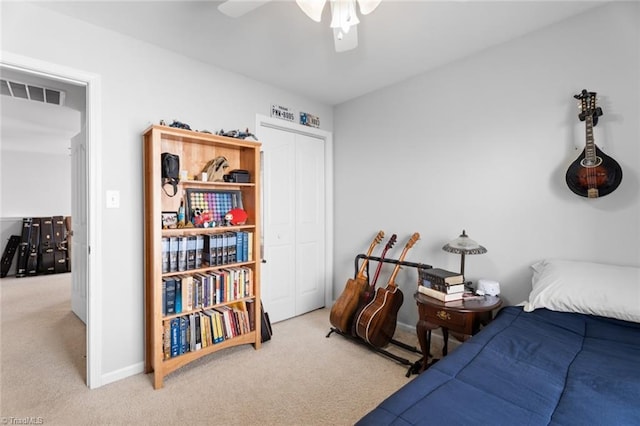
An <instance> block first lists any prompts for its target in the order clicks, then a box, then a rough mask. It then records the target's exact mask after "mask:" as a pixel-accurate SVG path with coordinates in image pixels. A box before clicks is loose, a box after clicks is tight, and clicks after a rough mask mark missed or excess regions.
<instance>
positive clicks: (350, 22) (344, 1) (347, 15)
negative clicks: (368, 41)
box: [218, 0, 382, 52]
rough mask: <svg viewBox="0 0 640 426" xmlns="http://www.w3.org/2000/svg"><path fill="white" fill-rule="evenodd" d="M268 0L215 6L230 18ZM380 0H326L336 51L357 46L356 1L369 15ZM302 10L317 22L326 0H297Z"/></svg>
mask: <svg viewBox="0 0 640 426" xmlns="http://www.w3.org/2000/svg"><path fill="white" fill-rule="evenodd" d="M270 1H271V0H252V1H247V0H227V1H225V2H223V3H221V4H220V5H219V6H218V10H219V11H220V12H222V13H224V14H225V15H227V16H230V17H232V18H238V17H240V16H242V15H244V14H246V13H249V12H251V11H252V10H254V9H257V8H258V7H260V6H262V5H263V4H265V3H268V2H270ZM381 1H382V0H329V5H330V6H331V25H330V27H331V28H332V29H333V40H334V44H335V48H336V52H345V51H347V50H351V49H355V48H356V47H358V27H357V25H358V24H359V23H360V20H359V19H358V15H357V13H356V2H357V3H358V6H359V7H360V13H361V14H363V15H368V14H369V13H371V12H373V11H374V10H375V8H376V7H378V5H379V4H380V2H381ZM296 3H297V4H298V6H299V7H300V9H302V11H303V12H304V13H305V14H306V15H307V16H308V17H309V18H311V19H313V20H314V21H316V22H320V20H321V19H322V10H323V9H324V6H325V4H326V3H327V0H296Z"/></svg>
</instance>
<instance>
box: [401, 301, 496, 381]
mask: <svg viewBox="0 0 640 426" xmlns="http://www.w3.org/2000/svg"><path fill="white" fill-rule="evenodd" d="M413 297H414V298H415V299H416V303H417V304H418V315H419V320H418V324H417V325H416V333H417V334H418V341H419V342H420V349H421V350H422V353H423V354H424V358H423V360H422V368H421V369H420V372H422V371H424V370H426V369H427V368H429V365H430V364H429V350H430V348H431V330H435V329H437V328H438V327H442V338H443V340H444V346H443V347H442V356H446V355H447V352H448V341H449V332H451V333H453V334H460V335H462V339H463V340H466V339H468V338H469V337H470V336H472V335H474V334H476V333H477V332H478V331H480V327H481V326H483V325H486V324H488V323H489V322H490V321H491V320H492V319H493V311H494V310H495V309H498V308H499V307H500V306H501V305H502V300H501V299H500V297H499V296H484V297H483V298H482V299H471V300H463V301H461V302H459V303H452V302H448V303H444V302H441V301H439V300H438V299H434V298H433V297H428V296H425V295H424V294H422V293H420V292H416V293H415V294H414V296H413ZM435 361H437V360H434V361H433V362H435Z"/></svg>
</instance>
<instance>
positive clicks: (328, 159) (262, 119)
mask: <svg viewBox="0 0 640 426" xmlns="http://www.w3.org/2000/svg"><path fill="white" fill-rule="evenodd" d="M260 127H269V128H272V129H276V130H281V131H283V132H291V133H296V134H300V135H306V136H310V137H313V138H318V139H322V140H324V196H325V208H324V217H325V236H324V237H325V247H324V256H325V279H324V306H325V307H327V306H331V304H332V303H333V134H332V133H331V132H328V131H326V130H321V129H316V128H314V127H308V126H303V125H301V124H297V123H292V122H289V121H284V120H281V119H278V118H272V117H267V116H266V115H262V114H256V127H255V129H256V133H258V132H259V129H260ZM263 232H264V230H263Z"/></svg>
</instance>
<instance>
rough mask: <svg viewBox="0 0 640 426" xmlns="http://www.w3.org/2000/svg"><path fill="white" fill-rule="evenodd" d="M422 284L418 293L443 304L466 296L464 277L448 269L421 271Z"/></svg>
mask: <svg viewBox="0 0 640 426" xmlns="http://www.w3.org/2000/svg"><path fill="white" fill-rule="evenodd" d="M420 278H421V282H420V283H419V284H418V291H419V292H420V293H422V294H424V295H427V296H429V297H433V298H435V299H438V300H440V301H441V302H451V301H454V300H461V299H462V297H463V295H464V276H462V274H459V273H457V272H451V271H447V270H446V269H440V268H430V269H421V270H420Z"/></svg>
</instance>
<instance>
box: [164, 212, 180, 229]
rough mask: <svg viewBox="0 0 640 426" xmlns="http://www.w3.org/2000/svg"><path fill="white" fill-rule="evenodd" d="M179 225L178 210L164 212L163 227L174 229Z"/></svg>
mask: <svg viewBox="0 0 640 426" xmlns="http://www.w3.org/2000/svg"><path fill="white" fill-rule="evenodd" d="M177 227H178V212H162V228H163V229H174V228H177Z"/></svg>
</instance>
